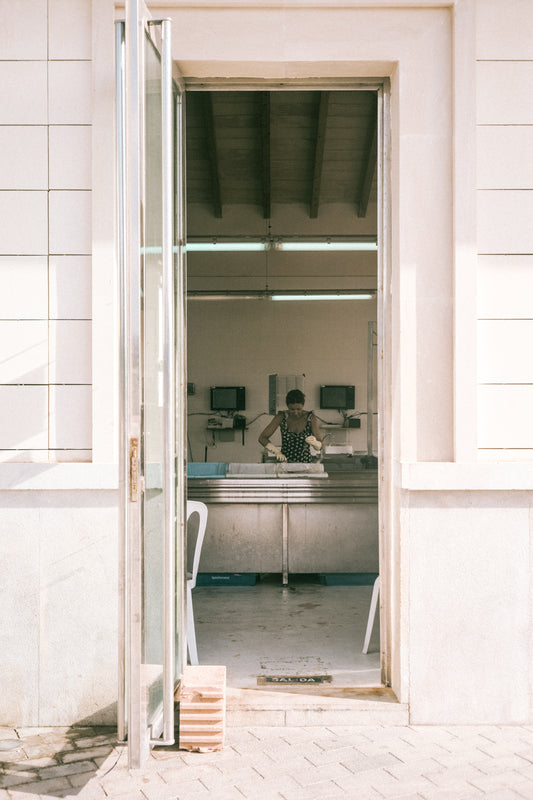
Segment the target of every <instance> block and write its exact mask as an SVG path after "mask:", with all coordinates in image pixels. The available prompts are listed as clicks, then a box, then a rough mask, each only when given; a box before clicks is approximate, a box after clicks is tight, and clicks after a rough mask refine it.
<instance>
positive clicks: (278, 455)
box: [266, 442, 287, 461]
mask: <svg viewBox="0 0 533 800" xmlns="http://www.w3.org/2000/svg"><path fill="white" fill-rule="evenodd" d="M266 449H267V450H269V451H270V452H271V453H272V454H273V455H275V456H276V461H286V460H287V456H284V455H283V453H282V452H281V450H280V449H279V447H276V445H275V444H272V442H269V443H268V444H267V446H266Z"/></svg>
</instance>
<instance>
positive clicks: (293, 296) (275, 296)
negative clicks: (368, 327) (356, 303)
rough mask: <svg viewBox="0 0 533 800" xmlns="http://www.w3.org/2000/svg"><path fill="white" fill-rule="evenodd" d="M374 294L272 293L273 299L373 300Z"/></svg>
mask: <svg viewBox="0 0 533 800" xmlns="http://www.w3.org/2000/svg"><path fill="white" fill-rule="evenodd" d="M373 297H374V295H373V294H363V293H360V292H357V293H350V292H346V293H344V294H341V293H334V292H331V293H330V294H272V300H372V298H373Z"/></svg>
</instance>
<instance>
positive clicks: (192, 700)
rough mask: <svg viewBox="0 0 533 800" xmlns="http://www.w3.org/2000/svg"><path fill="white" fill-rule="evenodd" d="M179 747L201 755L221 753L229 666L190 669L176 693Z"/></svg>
mask: <svg viewBox="0 0 533 800" xmlns="http://www.w3.org/2000/svg"><path fill="white" fill-rule="evenodd" d="M176 700H177V701H178V703H179V747H180V749H181V750H191V751H195V752H198V753H209V752H211V751H212V750H222V748H223V747H224V733H225V725H226V667H224V666H220V667H219V666H203V665H195V666H192V665H191V666H187V667H185V669H184V671H183V676H182V678H181V681H180V683H179V686H178V688H177V691H176Z"/></svg>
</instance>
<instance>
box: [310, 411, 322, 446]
mask: <svg viewBox="0 0 533 800" xmlns="http://www.w3.org/2000/svg"><path fill="white" fill-rule="evenodd" d="M311 431H312V432H313V436H314V437H315V439H318V441H319V442H321V441H322V439H323V438H324V437H323V435H322V431H321V430H320V426H319V424H318V420H317V418H316V417H315V415H314V414H313V413H312V412H311Z"/></svg>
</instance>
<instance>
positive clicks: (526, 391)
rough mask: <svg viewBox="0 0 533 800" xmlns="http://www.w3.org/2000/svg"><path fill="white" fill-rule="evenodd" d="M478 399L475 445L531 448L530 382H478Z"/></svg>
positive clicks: (532, 404)
mask: <svg viewBox="0 0 533 800" xmlns="http://www.w3.org/2000/svg"><path fill="white" fill-rule="evenodd" d="M478 399H479V405H478V447H482V448H502V447H503V448H516V449H524V448H533V414H532V413H531V409H532V408H533V386H527V385H526V386H508V385H507V386H506V385H503V386H479V387H478Z"/></svg>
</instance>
